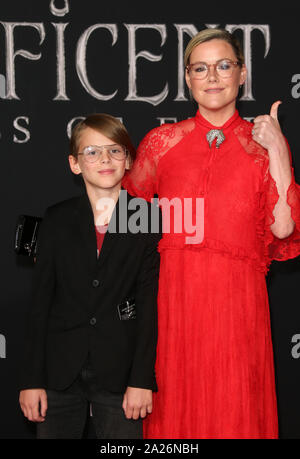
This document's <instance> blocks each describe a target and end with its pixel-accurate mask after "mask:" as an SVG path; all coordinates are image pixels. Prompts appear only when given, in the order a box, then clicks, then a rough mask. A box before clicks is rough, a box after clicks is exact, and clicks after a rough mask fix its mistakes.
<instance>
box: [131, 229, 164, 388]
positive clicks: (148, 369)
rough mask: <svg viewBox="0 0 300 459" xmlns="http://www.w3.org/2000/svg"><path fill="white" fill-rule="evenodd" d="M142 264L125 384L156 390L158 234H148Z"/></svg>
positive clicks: (159, 236)
mask: <svg viewBox="0 0 300 459" xmlns="http://www.w3.org/2000/svg"><path fill="white" fill-rule="evenodd" d="M145 237H146V248H145V252H144V256H143V261H142V266H141V269H140V272H139V276H138V279H137V289H136V292H137V293H136V308H137V321H138V323H137V341H136V350H135V354H134V359H133V365H132V367H131V373H130V377H129V381H128V386H131V387H139V388H144V389H152V390H154V391H156V390H157V386H156V381H155V370H154V367H155V359H156V344H157V294H158V276H159V263H160V257H159V253H158V251H157V245H158V242H159V239H160V238H161V234H151V233H150V234H147V235H145Z"/></svg>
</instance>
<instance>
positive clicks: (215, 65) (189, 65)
mask: <svg viewBox="0 0 300 459" xmlns="http://www.w3.org/2000/svg"><path fill="white" fill-rule="evenodd" d="M222 61H227V62H230V63H231V64H233V65H234V67H236V66H237V65H239V66H240V67H241V66H242V64H241V62H240V61H232V60H231V59H227V58H224V59H219V60H218V61H217V62H215V63H214V64H207V63H206V62H202V61H199V62H194V63H193V64H188V65H186V67H185V69H186V70H187V72H188V73H189V72H190V67H192V66H194V65H196V64H205V65H206V67H207V75H205V76H204V77H202V78H199V77H197V78H195V77H191V78H193V79H194V80H205V78H207V76H208V74H209V69H210V67H214V70H215V73H217V75H219V76H220V74H219V72H218V70H217V65H218V64H219V63H220V62H222ZM232 74H233V71H232V73H231V75H230V76H228V77H223V76H221V78H230V77H231V76H232Z"/></svg>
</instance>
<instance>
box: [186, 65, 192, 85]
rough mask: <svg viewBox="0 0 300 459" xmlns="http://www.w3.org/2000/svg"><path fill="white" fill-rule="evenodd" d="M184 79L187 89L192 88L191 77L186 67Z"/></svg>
mask: <svg viewBox="0 0 300 459" xmlns="http://www.w3.org/2000/svg"><path fill="white" fill-rule="evenodd" d="M185 81H186V84H187V87H188V88H189V89H191V88H192V85H191V78H190V74H189V72H188V71H187V69H185Z"/></svg>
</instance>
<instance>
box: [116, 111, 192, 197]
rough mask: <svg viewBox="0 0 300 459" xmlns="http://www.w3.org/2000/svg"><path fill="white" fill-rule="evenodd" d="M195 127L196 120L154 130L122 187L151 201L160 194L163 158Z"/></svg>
mask: <svg viewBox="0 0 300 459" xmlns="http://www.w3.org/2000/svg"><path fill="white" fill-rule="evenodd" d="M194 126H195V121H194V119H193V118H192V119H187V120H183V121H180V122H178V123H172V124H163V125H162V126H159V127H157V128H154V129H152V131H150V132H149V133H148V134H147V135H146V136H145V137H144V139H143V140H142V141H141V143H140V145H139V148H138V150H137V158H136V160H135V162H134V164H133V167H132V169H131V170H130V171H129V172H127V173H126V175H125V177H124V179H123V182H122V185H123V187H124V188H126V189H127V191H128V193H129V194H131V195H133V196H139V197H141V198H144V199H146V200H147V201H151V199H152V198H153V196H154V195H155V194H159V192H158V191H159V190H158V177H157V166H158V164H159V161H160V160H161V158H162V157H163V156H164V155H165V154H166V153H168V152H169V151H170V149H171V148H173V147H174V146H175V145H176V144H177V143H179V142H180V141H181V140H182V139H183V138H184V137H185V136H186V135H187V134H189V133H190V132H191V131H192V130H193V129H194Z"/></svg>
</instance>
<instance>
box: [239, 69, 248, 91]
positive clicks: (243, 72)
mask: <svg viewBox="0 0 300 459" xmlns="http://www.w3.org/2000/svg"><path fill="white" fill-rule="evenodd" d="M246 78H247V69H246V66H245V65H243V66H242V68H241V74H240V86H242V85H243V84H244V83H245V81H246Z"/></svg>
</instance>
